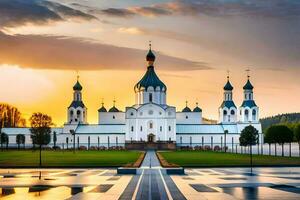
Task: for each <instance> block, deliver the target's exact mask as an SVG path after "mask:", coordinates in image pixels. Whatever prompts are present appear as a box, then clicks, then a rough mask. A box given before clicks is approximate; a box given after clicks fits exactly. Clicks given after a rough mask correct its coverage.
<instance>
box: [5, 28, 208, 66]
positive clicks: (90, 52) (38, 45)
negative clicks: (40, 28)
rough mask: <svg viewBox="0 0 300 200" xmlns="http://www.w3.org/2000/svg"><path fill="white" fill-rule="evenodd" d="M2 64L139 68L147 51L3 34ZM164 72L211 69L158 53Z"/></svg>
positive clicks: (44, 37) (54, 38)
mask: <svg viewBox="0 0 300 200" xmlns="http://www.w3.org/2000/svg"><path fill="white" fill-rule="evenodd" d="M0 41H1V43H0V64H11V65H18V66H21V67H27V68H36V69H79V70H104V69H122V70H131V69H140V68H141V66H143V65H144V62H145V60H144V58H145V54H146V51H143V50H138V49H133V48H125V47H117V46H113V45H107V44H101V43H96V42H94V41H86V40H84V39H81V38H70V37H63V36H46V35H13V36H11V35H6V34H4V33H2V32H0ZM156 55H157V57H158V58H159V59H158V63H159V64H160V66H162V67H161V68H162V69H165V70H170V69H172V70H201V69H210V67H209V66H208V65H207V64H206V63H204V62H193V61H190V60H187V59H181V58H176V57H172V56H168V55H165V54H163V53H156Z"/></svg>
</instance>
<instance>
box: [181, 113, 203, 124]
mask: <svg viewBox="0 0 300 200" xmlns="http://www.w3.org/2000/svg"><path fill="white" fill-rule="evenodd" d="M176 123H177V124H202V112H177V113H176Z"/></svg>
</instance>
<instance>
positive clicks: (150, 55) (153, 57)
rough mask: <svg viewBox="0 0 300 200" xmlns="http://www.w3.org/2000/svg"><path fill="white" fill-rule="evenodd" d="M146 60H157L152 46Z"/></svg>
mask: <svg viewBox="0 0 300 200" xmlns="http://www.w3.org/2000/svg"><path fill="white" fill-rule="evenodd" d="M146 60H147V61H148V62H149V61H152V62H154V61H155V55H154V53H153V52H152V50H151V47H150V49H149V51H148V54H147V56H146Z"/></svg>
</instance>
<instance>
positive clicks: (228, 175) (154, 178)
mask: <svg viewBox="0 0 300 200" xmlns="http://www.w3.org/2000/svg"><path fill="white" fill-rule="evenodd" d="M163 171H164V170H163V169H162V168H161V167H160V164H159V162H158V160H157V158H156V156H155V153H154V152H148V154H147V155H146V157H145V159H144V162H143V164H142V166H141V173H140V174H138V175H118V174H117V173H116V169H43V170H41V171H39V170H37V169H0V188H1V193H2V194H1V196H0V198H1V199H22V200H24V199H51V200H53V199H93V200H94V199H109V200H113V199H142V200H146V199H199V200H202V199H217V200H219V199H270V200H276V199H280V200H282V199H297V200H298V199H300V168H299V167H290V168H288V167H286V168H255V169H254V175H250V174H249V173H248V172H249V169H248V168H200V169H186V170H185V172H186V175H167V174H165V173H164V172H163ZM40 172H41V173H40ZM40 175H41V177H40Z"/></svg>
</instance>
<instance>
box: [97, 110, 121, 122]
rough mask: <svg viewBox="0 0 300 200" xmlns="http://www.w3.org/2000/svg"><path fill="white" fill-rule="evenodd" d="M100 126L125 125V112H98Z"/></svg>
mask: <svg viewBox="0 0 300 200" xmlns="http://www.w3.org/2000/svg"><path fill="white" fill-rule="evenodd" d="M98 116H99V117H98V119H99V124H125V113H124V112H98Z"/></svg>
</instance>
